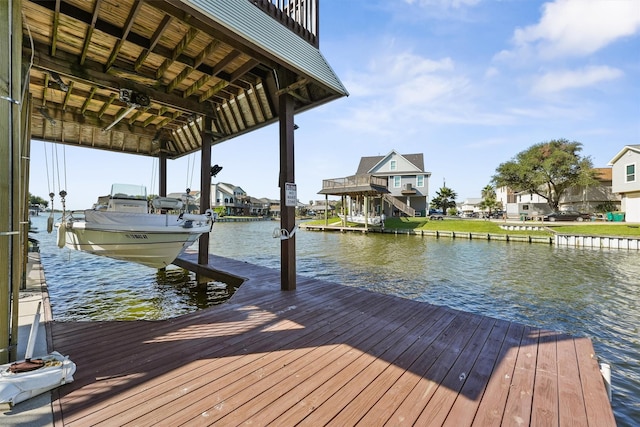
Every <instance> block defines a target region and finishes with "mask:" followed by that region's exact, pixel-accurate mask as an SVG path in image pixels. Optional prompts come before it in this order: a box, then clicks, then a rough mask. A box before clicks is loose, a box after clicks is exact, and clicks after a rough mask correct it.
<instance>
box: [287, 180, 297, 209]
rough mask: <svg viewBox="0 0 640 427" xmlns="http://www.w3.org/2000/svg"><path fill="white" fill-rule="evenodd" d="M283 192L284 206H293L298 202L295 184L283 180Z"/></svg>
mask: <svg viewBox="0 0 640 427" xmlns="http://www.w3.org/2000/svg"><path fill="white" fill-rule="evenodd" d="M284 192H285V201H284V205H285V206H293V207H295V206H296V204H297V203H298V190H297V188H296V185H295V184H293V183H291V182H285V184H284Z"/></svg>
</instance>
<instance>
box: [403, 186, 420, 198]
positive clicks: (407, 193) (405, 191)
mask: <svg viewBox="0 0 640 427" xmlns="http://www.w3.org/2000/svg"><path fill="white" fill-rule="evenodd" d="M400 193H401V194H402V195H403V196H411V195H413V194H417V193H418V192H417V191H416V189H415V188H413V185H411V184H405V185H404V187H402V190H401V191H400Z"/></svg>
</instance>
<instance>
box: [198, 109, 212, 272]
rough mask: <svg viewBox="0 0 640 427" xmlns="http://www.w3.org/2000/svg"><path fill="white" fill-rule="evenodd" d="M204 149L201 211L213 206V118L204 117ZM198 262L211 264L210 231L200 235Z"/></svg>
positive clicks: (201, 170)
mask: <svg viewBox="0 0 640 427" xmlns="http://www.w3.org/2000/svg"><path fill="white" fill-rule="evenodd" d="M203 128H204V129H203V131H202V151H201V156H200V213H201V214H203V213H205V212H206V211H207V209H209V208H210V207H211V173H210V172H211V143H212V136H211V132H209V131H210V130H211V118H210V117H205V118H204V125H203ZM198 264H201V265H209V233H204V234H202V235H201V236H200V241H199V242H198Z"/></svg>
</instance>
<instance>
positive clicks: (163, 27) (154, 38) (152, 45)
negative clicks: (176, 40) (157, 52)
mask: <svg viewBox="0 0 640 427" xmlns="http://www.w3.org/2000/svg"><path fill="white" fill-rule="evenodd" d="M171 21H173V17H172V16H170V15H165V16H164V18H162V21H161V22H160V25H158V28H156V31H155V32H154V33H153V35H152V36H151V40H149V47H148V48H147V49H144V50H143V51H142V53H141V54H140V56H139V57H138V59H137V60H136V63H135V64H134V66H133V69H134V70H136V71H138V69H139V68H140V67H141V66H142V64H143V63H144V61H145V60H146V59H147V56H149V53H151V52H152V51H153V49H154V48H155V47H156V45H157V44H158V42H159V41H160V37H161V36H162V34H163V33H164V32H165V30H166V29H167V28H168V27H169V24H171Z"/></svg>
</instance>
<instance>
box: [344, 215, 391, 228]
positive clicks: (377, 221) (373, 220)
mask: <svg viewBox="0 0 640 427" xmlns="http://www.w3.org/2000/svg"><path fill="white" fill-rule="evenodd" d="M338 216H339V217H340V219H345V215H342V214H338ZM346 219H347V222H355V223H356V224H365V223H366V224H368V225H382V220H381V218H380V216H379V215H378V216H369V217H365V216H364V215H362V214H358V215H346Z"/></svg>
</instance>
